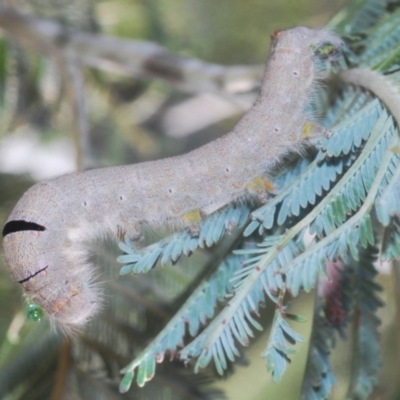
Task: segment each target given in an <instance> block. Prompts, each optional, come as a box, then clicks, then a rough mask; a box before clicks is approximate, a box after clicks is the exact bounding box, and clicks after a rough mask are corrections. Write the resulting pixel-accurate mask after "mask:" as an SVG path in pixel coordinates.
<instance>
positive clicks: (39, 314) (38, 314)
mask: <svg viewBox="0 0 400 400" xmlns="http://www.w3.org/2000/svg"><path fill="white" fill-rule="evenodd" d="M26 316H27V317H28V319H29V321H33V322H37V321H40V320H41V319H42V318H43V316H44V311H43V309H42V308H41V307H39V306H38V305H37V304H33V303H32V304H29V306H28V309H27V311H26Z"/></svg>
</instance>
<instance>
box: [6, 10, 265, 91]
mask: <svg viewBox="0 0 400 400" xmlns="http://www.w3.org/2000/svg"><path fill="white" fill-rule="evenodd" d="M0 29H2V30H3V31H4V32H5V33H7V34H8V35H11V36H13V37H14V38H16V39H17V40H18V41H19V42H20V43H21V44H24V45H26V46H29V47H31V48H33V49H35V50H36V51H39V52H42V53H45V54H55V53H57V52H60V51H62V52H63V53H64V54H67V55H68V56H72V57H73V58H74V59H75V60H76V61H77V62H79V63H80V64H82V65H86V66H90V67H93V68H97V69H101V70H105V71H112V72H116V73H120V74H124V75H128V76H132V77H135V78H140V79H148V78H157V79H161V80H164V81H167V82H169V83H170V84H172V85H174V86H176V87H177V88H178V89H180V90H184V91H189V92H204V91H209V92H215V93H219V92H223V93H238V92H243V91H248V90H251V89H253V88H254V87H256V86H258V84H259V82H260V80H261V77H262V73H263V69H264V68H263V66H240V65H238V66H223V65H219V64H214V63H208V62H205V61H202V60H199V59H195V58H188V57H182V56H180V55H176V54H173V53H171V52H169V51H168V50H167V49H165V48H164V47H162V46H160V45H158V44H156V43H153V42H148V41H140V40H125V39H119V38H114V37H110V36H106V35H101V34H91V33H86V32H78V31H75V30H71V29H68V28H66V27H64V26H62V25H60V24H58V23H56V22H54V21H49V20H44V19H38V18H35V17H33V16H31V15H27V14H22V13H21V12H19V11H17V10H15V9H13V8H7V7H4V6H0Z"/></svg>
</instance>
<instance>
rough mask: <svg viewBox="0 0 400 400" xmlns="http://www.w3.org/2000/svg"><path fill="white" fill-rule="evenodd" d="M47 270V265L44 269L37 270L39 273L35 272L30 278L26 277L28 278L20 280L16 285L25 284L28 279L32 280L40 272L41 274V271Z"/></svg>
mask: <svg viewBox="0 0 400 400" xmlns="http://www.w3.org/2000/svg"><path fill="white" fill-rule="evenodd" d="M47 268H48V265H46V266H45V267H44V268H42V269H39V271H36V272H35V273H33V274H32V275H30V276H28V277H26V278H24V279H21V280H20V281H18V283H21V284H22V283H25V282H28V281H29V280H30V279H32V278H34V277H35V276H36V275H39V274H40V273H41V272H43V271H46V269H47Z"/></svg>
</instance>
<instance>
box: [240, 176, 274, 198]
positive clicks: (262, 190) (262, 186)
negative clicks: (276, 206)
mask: <svg viewBox="0 0 400 400" xmlns="http://www.w3.org/2000/svg"><path fill="white" fill-rule="evenodd" d="M273 189H274V185H273V184H272V182H270V181H269V180H268V179H266V178H262V177H261V176H259V177H257V178H255V179H253V180H252V181H251V182H250V183H248V184H247V185H246V190H247V191H248V192H249V193H250V194H252V195H254V196H256V197H257V198H258V200H259V201H260V202H261V203H265V202H266V201H267V200H268V195H267V192H271V191H272V190H273Z"/></svg>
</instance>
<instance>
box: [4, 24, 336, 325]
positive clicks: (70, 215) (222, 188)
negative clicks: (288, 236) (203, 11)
mask: <svg viewBox="0 0 400 400" xmlns="http://www.w3.org/2000/svg"><path fill="white" fill-rule="evenodd" d="M341 47H342V41H341V39H340V38H338V37H337V36H335V35H334V34H332V33H330V32H328V31H326V30H311V29H308V28H305V27H298V28H294V29H289V30H286V31H278V32H276V33H275V34H274V35H273V36H272V47H271V54H270V57H269V59H268V61H267V65H266V71H265V75H264V79H263V82H262V87H261V93H260V95H259V97H258V99H257V101H256V103H255V104H254V105H253V107H252V108H251V109H250V110H249V111H248V112H247V113H246V114H245V115H244V117H243V118H242V119H241V120H240V121H239V123H238V124H237V125H236V126H235V128H234V129H233V131H232V132H230V133H229V134H227V135H226V136H224V137H222V138H220V139H217V140H215V141H213V142H211V143H209V144H207V145H205V146H203V147H200V148H199V149H197V150H194V151H192V152H190V153H188V154H185V155H182V156H179V157H175V158H169V159H163V160H159V161H154V162H146V163H141V164H135V165H127V166H117V167H109V168H102V169H95V170H90V171H85V172H78V173H72V174H68V175H65V176H61V177H58V178H55V179H52V180H49V181H45V182H41V183H38V184H36V185H34V186H33V187H32V188H30V189H29V190H28V191H27V192H26V193H25V194H24V195H23V197H22V198H21V199H20V201H19V202H18V203H17V205H16V207H15V208H14V210H13V211H12V213H11V215H10V216H9V218H8V220H7V221H6V224H5V226H4V229H3V238H4V239H3V247H4V255H5V259H6V262H7V264H8V267H9V269H10V272H11V274H12V276H13V277H14V279H15V280H16V281H17V282H19V283H20V285H21V286H22V288H23V290H24V291H25V293H26V295H27V296H28V297H29V298H30V299H31V300H32V301H34V302H35V303H37V304H38V305H40V306H41V307H42V308H43V309H44V310H45V311H46V312H47V314H48V316H49V317H50V319H51V320H53V321H54V322H56V323H58V324H59V325H60V326H61V327H62V328H64V329H66V330H68V329H73V328H74V327H77V326H80V325H83V324H84V323H85V322H86V321H87V320H88V319H89V318H91V317H92V316H93V315H95V314H96V312H97V311H98V310H99V308H100V300H99V299H100V298H101V293H100V292H99V289H98V288H96V285H94V284H93V281H94V278H93V276H94V266H92V265H90V264H89V263H88V261H87V250H86V248H87V246H86V244H85V243H86V241H88V240H95V239H96V238H99V237H103V236H104V235H107V234H112V235H115V236H118V237H121V236H123V235H128V236H129V237H131V238H132V239H137V238H139V236H140V231H141V226H142V225H143V224H146V225H149V226H152V227H159V226H162V225H165V224H171V225H174V226H178V227H188V228H189V229H191V231H192V233H193V234H196V227H197V226H198V224H199V222H200V220H201V218H202V217H203V216H205V215H208V214H211V213H213V212H215V211H216V210H218V209H219V208H221V207H223V206H225V205H227V204H229V203H232V202H237V201H241V200H243V199H244V198H249V197H251V198H256V199H258V200H259V201H261V202H266V201H267V199H268V193H269V192H270V191H271V189H272V188H273V186H272V184H271V182H270V173H271V171H272V170H273V168H274V167H276V165H277V164H279V163H281V162H282V161H283V160H284V159H285V157H286V156H287V155H288V154H289V153H290V152H300V153H301V152H302V151H303V150H304V147H305V146H306V145H307V138H308V137H310V136H313V135H321V134H323V133H325V132H326V131H325V129H324V128H322V127H321V126H320V125H318V123H317V122H316V121H315V119H314V118H313V116H312V115H309V114H308V113H307V112H306V109H307V106H308V105H309V104H310V101H311V100H312V95H313V92H314V90H315V88H316V86H317V84H318V81H319V80H321V79H324V78H326V77H327V75H328V72H327V71H326V69H322V68H320V65H321V63H320V61H321V60H325V61H327V62H328V63H329V62H334V61H335V59H337V57H338V55H339V53H340V51H341Z"/></svg>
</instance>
